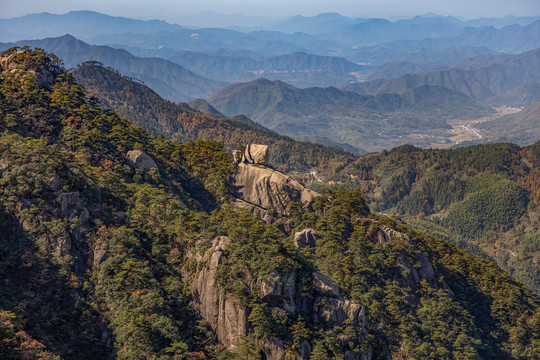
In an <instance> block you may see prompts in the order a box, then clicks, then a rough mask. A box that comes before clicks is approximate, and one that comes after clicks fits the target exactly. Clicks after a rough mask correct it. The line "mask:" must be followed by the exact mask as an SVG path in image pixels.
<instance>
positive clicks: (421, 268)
mask: <svg viewBox="0 0 540 360" xmlns="http://www.w3.org/2000/svg"><path fill="white" fill-rule="evenodd" d="M377 240H378V241H379V242H397V243H399V244H402V245H403V246H406V247H408V248H410V249H412V250H413V251H414V256H413V262H415V264H414V265H413V264H412V263H411V260H410V257H411V255H410V254H408V253H406V252H405V251H402V252H401V253H400V254H399V257H398V266H399V268H400V271H401V276H400V277H401V279H396V280H397V281H398V282H401V283H402V285H404V286H410V285H416V284H418V283H420V281H422V280H426V281H427V282H428V283H429V284H431V285H433V286H435V287H437V286H438V285H437V279H436V276H435V270H433V264H432V263H431V261H430V260H429V258H428V257H427V256H426V255H425V254H423V253H422V252H421V251H420V250H419V249H418V247H417V246H416V244H415V243H414V242H413V241H412V240H411V239H410V238H409V237H408V236H407V235H406V234H403V233H401V232H399V231H396V230H394V229H391V228H389V227H387V226H385V225H382V226H381V227H380V229H379V231H378V233H377Z"/></svg>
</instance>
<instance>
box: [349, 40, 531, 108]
mask: <svg viewBox="0 0 540 360" xmlns="http://www.w3.org/2000/svg"><path fill="white" fill-rule="evenodd" d="M539 82H540V49H536V50H532V51H529V52H526V53H524V54H520V55H516V56H514V57H512V58H510V59H508V60H507V61H504V62H502V63H499V64H492V65H490V66H487V67H483V68H479V69H475V70H470V71H466V70H461V69H456V68H454V69H449V70H443V71H433V72H428V73H425V74H416V75H403V76H400V77H397V78H394V79H379V80H373V81H369V82H363V83H354V84H350V85H348V86H345V89H346V90H348V91H355V92H358V93H360V94H384V93H395V92H403V91H406V90H408V89H411V88H413V87H417V86H421V85H438V86H444V87H447V88H449V89H453V90H456V91H459V92H462V93H463V94H465V95H467V96H470V97H471V98H473V99H476V100H483V101H491V102H495V103H499V105H503V104H504V102H503V103H501V100H500V99H499V100H498V97H501V98H502V97H504V96H505V95H508V94H512V93H514V92H517V91H519V90H520V89H525V85H526V84H528V83H539ZM507 100H509V99H507ZM510 100H512V99H510ZM522 101H523V100H521V98H520V97H517V98H514V99H513V101H511V102H510V105H516V106H521V105H528V104H523V102H522Z"/></svg>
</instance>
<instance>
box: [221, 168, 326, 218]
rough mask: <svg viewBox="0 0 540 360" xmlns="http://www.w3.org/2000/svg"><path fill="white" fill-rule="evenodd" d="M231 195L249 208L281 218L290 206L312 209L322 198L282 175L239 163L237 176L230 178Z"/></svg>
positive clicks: (267, 169) (269, 169)
mask: <svg viewBox="0 0 540 360" xmlns="http://www.w3.org/2000/svg"><path fill="white" fill-rule="evenodd" d="M229 191H230V193H231V194H232V195H233V196H234V197H235V198H237V199H239V200H241V201H244V202H245V203H246V204H247V205H251V206H255V207H257V208H259V209H261V210H265V211H268V210H274V211H276V212H278V213H280V214H286V212H287V205H288V204H289V203H291V202H293V201H300V202H301V204H302V206H303V207H304V208H306V209H309V208H310V207H311V205H312V204H313V202H314V201H315V199H316V198H317V197H318V196H319V194H317V193H316V192H314V191H312V190H309V189H307V188H306V187H304V186H303V185H302V184H300V183H299V182H297V181H295V180H293V179H292V178H291V177H290V176H287V175H285V174H283V173H280V172H279V171H276V170H274V169H272V168H269V167H266V166H259V165H254V164H246V163H239V164H238V170H237V172H236V174H235V175H233V176H231V177H230V178H229Z"/></svg>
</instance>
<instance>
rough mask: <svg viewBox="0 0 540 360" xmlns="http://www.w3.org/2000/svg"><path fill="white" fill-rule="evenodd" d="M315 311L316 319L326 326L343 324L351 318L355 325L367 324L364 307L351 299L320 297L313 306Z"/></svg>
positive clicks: (362, 325)
mask: <svg viewBox="0 0 540 360" xmlns="http://www.w3.org/2000/svg"><path fill="white" fill-rule="evenodd" d="M313 313H314V315H315V321H316V322H318V323H319V324H322V325H324V326H325V327H334V326H341V325H343V324H344V323H345V321H346V320H349V319H350V320H352V323H353V325H355V326H359V327H362V328H363V327H364V326H365V310H364V308H363V307H362V306H360V305H359V304H356V303H354V302H352V301H351V300H343V299H336V298H326V297H322V298H318V299H317V300H316V301H315V305H314V306H313Z"/></svg>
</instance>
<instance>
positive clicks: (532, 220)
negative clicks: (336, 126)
mask: <svg viewBox="0 0 540 360" xmlns="http://www.w3.org/2000/svg"><path fill="white" fill-rule="evenodd" d="M539 166H540V143H539V142H536V143H535V144H533V145H530V146H525V147H520V146H518V145H514V144H509V143H495V144H487V145H477V146H470V147H466V148H459V149H455V150H435V149H419V148H415V147H413V146H411V145H406V146H401V147H398V148H395V149H393V150H391V151H388V152H386V151H384V152H382V153H376V154H369V155H367V156H364V157H362V158H359V159H358V160H356V161H355V162H353V163H351V164H350V165H348V166H347V167H345V169H343V171H342V172H341V173H340V175H339V176H336V177H334V178H328V179H327V180H328V181H332V180H334V181H338V182H342V181H344V182H351V181H352V182H353V183H355V184H356V186H360V187H362V188H363V189H364V190H365V191H366V195H367V197H368V199H369V200H370V205H371V207H372V208H373V209H375V210H377V211H380V212H383V213H386V214H399V215H400V216H402V217H403V218H404V219H407V221H408V222H410V223H411V224H412V225H414V226H417V228H418V229H422V231H425V232H427V233H432V234H437V235H438V236H442V237H443V238H445V239H447V240H449V241H452V242H453V243H454V244H456V245H458V246H459V247H460V248H463V249H467V250H468V251H471V252H473V253H475V254H477V255H481V256H484V257H486V258H489V259H493V260H494V261H496V262H497V263H498V264H499V266H501V267H502V268H504V269H505V270H506V271H508V272H509V273H510V274H512V276H513V277H515V278H516V279H520V280H522V281H524V282H525V283H527V284H528V285H529V286H530V287H531V288H533V289H534V290H535V291H537V292H538V291H539V290H540V257H539V254H540V219H539V218H538V213H539V207H540V202H539V197H540V186H539V184H540V182H539V181H540V179H539V174H540V169H539Z"/></svg>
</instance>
